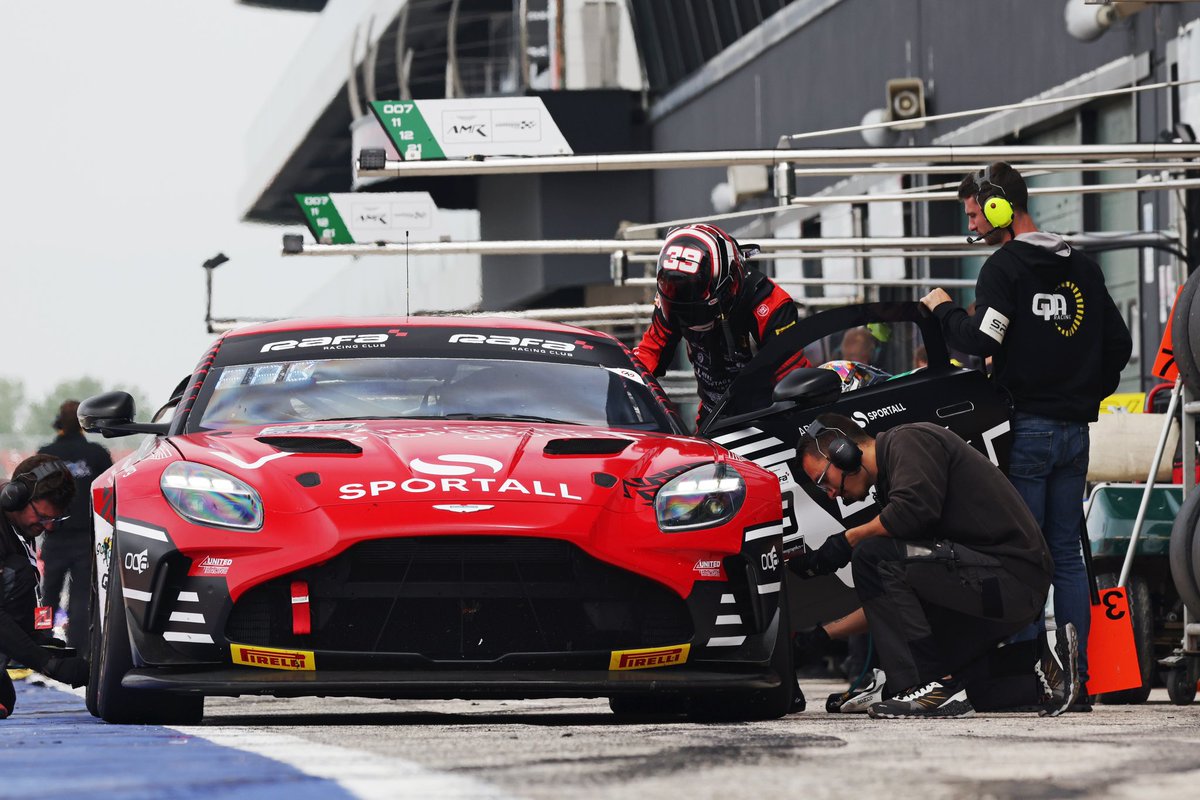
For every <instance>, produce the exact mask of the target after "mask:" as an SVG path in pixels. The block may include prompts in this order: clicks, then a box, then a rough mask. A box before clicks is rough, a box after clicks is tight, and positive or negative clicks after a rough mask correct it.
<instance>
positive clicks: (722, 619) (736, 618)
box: [717, 614, 742, 625]
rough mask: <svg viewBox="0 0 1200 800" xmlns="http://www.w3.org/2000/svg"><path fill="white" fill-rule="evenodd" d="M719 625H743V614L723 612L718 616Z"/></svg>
mask: <svg viewBox="0 0 1200 800" xmlns="http://www.w3.org/2000/svg"><path fill="white" fill-rule="evenodd" d="M717 624H718V625H741V624H742V616H741V614H721V615H720V616H718V617H717Z"/></svg>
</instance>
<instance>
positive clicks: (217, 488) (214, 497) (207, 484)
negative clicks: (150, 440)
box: [159, 461, 263, 531]
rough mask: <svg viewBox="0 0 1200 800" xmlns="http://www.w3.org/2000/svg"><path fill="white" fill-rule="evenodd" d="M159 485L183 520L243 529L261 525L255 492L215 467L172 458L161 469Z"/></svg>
mask: <svg viewBox="0 0 1200 800" xmlns="http://www.w3.org/2000/svg"><path fill="white" fill-rule="evenodd" d="M159 485H160V486H161V487H162V493H163V497H165V498H167V502H168V503H170V504H171V508H173V509H175V511H176V512H178V513H179V515H180V516H182V517H183V518H184V519H186V520H189V521H191V522H195V523H198V524H200V525H213V526H216V527H219V528H237V529H238V530H246V531H256V530H258V529H259V528H261V527H262V523H263V506H262V499H261V498H260V497H259V496H258V492H256V491H254V489H253V488H252V487H251V486H250V485H249V484H247V483H245V482H244V481H240V480H238V479H237V478H235V477H233V476H232V475H229V474H228V473H225V472H222V471H221V470H219V469H213V468H212V467H206V466H204V465H203V464H192V463H190V462H187V461H176V462H175V463H174V464H171V465H170V466H169V467H167V468H166V469H165V470H163V474H162V479H161V480H160V481H159Z"/></svg>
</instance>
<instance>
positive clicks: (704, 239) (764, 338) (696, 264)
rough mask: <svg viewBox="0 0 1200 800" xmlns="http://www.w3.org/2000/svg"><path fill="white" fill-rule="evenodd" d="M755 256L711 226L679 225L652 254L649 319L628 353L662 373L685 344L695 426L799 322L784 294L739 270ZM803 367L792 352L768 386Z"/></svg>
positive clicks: (767, 281)
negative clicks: (654, 275) (696, 403)
mask: <svg viewBox="0 0 1200 800" xmlns="http://www.w3.org/2000/svg"><path fill="white" fill-rule="evenodd" d="M756 252H758V248H756V247H754V246H753V245H750V246H747V247H742V246H741V245H739V244H738V243H737V241H736V240H735V239H734V238H733V237H732V236H730V235H729V234H727V233H725V231H723V230H721V229H720V228H717V227H715V226H713V225H686V226H684V227H682V228H675V229H674V230H672V231H671V232H670V233H668V234H667V238H666V241H665V242H664V243H663V248H662V251H661V252H660V253H659V256H658V293H657V294H656V295H655V296H654V317H653V320H652V321H651V323H650V327H649V328H647V329H646V333H645V334H644V335H643V336H642V340H641V342H640V343H639V344H638V346H637V347H636V348H635V349H634V351H633V353H634V355H635V356H637V358H638V360H639V361H641V362H642V365H643V366H645V367H646V369H647V370H649V371H650V372H651V373H653V374H654V375H662V374H663V373H664V372H666V370H667V366H668V365H669V364H670V362H671V359H672V357H673V356H674V355H675V348H676V347H678V346H679V340H680V339H682V340H683V341H684V343H685V344H686V345H687V355H688V359H689V360H690V361H691V362H692V369H693V371H694V372H695V375H696V384H697V390H698V393H699V395H700V410H699V413H698V414H697V421H701V420H703V419H705V418H706V417H707V416H708V415H709V414H712V413H713V412H715V411H716V410H717V407H718V404H719V403H720V402H721V398H722V396H723V395H724V394H725V390H726V389H728V388H729V385H730V384H731V383H733V379H734V378H735V377H737V374H738V373H739V372H741V370H742V369H743V368H744V367H745V366H746V365H747V364H748V363H749V362H750V359H751V358H753V357H754V354H755V353H756V352H758V350H759V349H761V348H762V347H764V346H765V345H766V343H767V342H768V341H770V340H771V339H772V338H774V337H776V336H778V335H779V334H781V333H783V332H784V331H786V330H788V329H789V328H791V327H792V326H794V325H795V324H796V321H797V319H798V314H797V312H796V305H795V303H793V302H792V298H791V296H790V295H789V294H788V293H787V292H785V291H784V290H783V289H781V288H780V287H779V286H777V285H775V282H774V281H772V280H771V279H770V278H768V277H767V276H766V275H763V274H762V273H761V272H759V271H758V270H755V269H750V268H749V267H747V266H746V260H747V259H749V258H750V257H751V256H752V255H753V254H754V253H756ZM810 366H812V364H810V363H809V361H808V359H807V358H806V357H805V356H804V353H803V352H798V353H796V354H795V355H793V356H791V357H790V358H788V359H787V360H786V361H784V363H783V364H781V365H780V366H779V367H778V368H777V369H776V371H775V376H774V378H775V381H776V382H778V381H779V379H780V378H782V377H783V376H784V375H786V374H787V373H789V372H791V371H792V370H794V369H796V368H798V367H810Z"/></svg>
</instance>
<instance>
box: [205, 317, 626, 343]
mask: <svg viewBox="0 0 1200 800" xmlns="http://www.w3.org/2000/svg"><path fill="white" fill-rule="evenodd" d="M385 326H386V327H406V328H412V327H422V328H434V327H443V328H474V329H480V330H483V331H498V330H524V331H531V330H532V331H543V332H546V333H564V334H570V335H572V336H578V335H580V334H587V335H591V336H599V337H601V338H603V339H613V337H611V336H609V335H608V334H606V333H600V332H598V331H593V330H589V329H587V328H580V327H578V326H575V325H564V324H562V323H559V322H547V321H545V320H540V319H524V318H518V317H461V316H460V317H450V316H447V317H435V316H428V317H427V316H409V317H311V318H302V319H283V320H276V321H274V322H261V323H253V324H250V325H246V326H243V327H240V328H236V329H235V330H232V331H230V332H229V333H228V334H227V336H250V335H257V334H261V333H286V332H288V331H307V330H318V329H320V330H329V329H336V328H349V329H354V330H358V329H361V328H364V327H371V328H375V327H385ZM614 341H615V339H614Z"/></svg>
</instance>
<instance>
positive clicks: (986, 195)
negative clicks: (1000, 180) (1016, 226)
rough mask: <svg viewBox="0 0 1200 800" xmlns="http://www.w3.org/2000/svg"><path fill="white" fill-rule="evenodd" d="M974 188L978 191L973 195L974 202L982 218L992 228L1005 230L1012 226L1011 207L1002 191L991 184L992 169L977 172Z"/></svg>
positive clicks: (987, 168) (986, 168)
mask: <svg viewBox="0 0 1200 800" xmlns="http://www.w3.org/2000/svg"><path fill="white" fill-rule="evenodd" d="M975 186H976V187H977V188H978V191H977V192H976V193H975V202H977V203H979V207H980V208H981V209H983V217H984V219H986V220H987V221H988V222H989V223H990V224H991V226H992V227H993V228H1007V227H1008V226H1009V225H1012V221H1013V214H1014V212H1013V207H1012V203H1011V202H1009V200H1008V196H1007V195H1006V194H1005V193H1004V189H1003V188H1001V187H1000V186H998V185H996V184H995V183H992V168H991V167H990V166H988V167H985V168H983V169H981V170H979V177H978V178H976V179H975Z"/></svg>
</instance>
